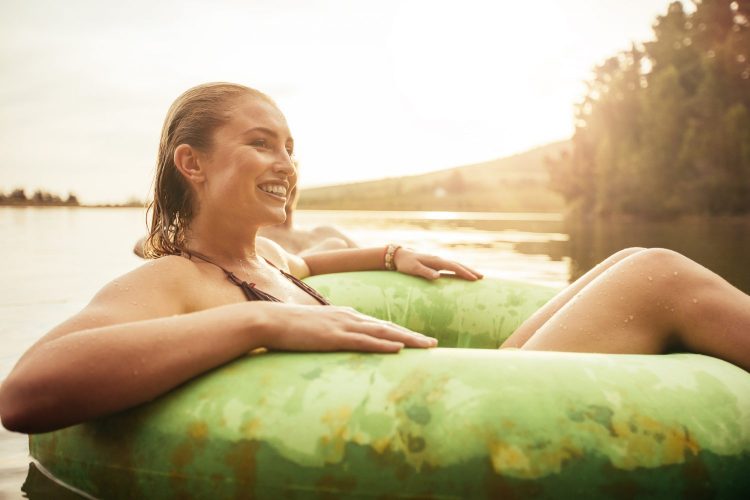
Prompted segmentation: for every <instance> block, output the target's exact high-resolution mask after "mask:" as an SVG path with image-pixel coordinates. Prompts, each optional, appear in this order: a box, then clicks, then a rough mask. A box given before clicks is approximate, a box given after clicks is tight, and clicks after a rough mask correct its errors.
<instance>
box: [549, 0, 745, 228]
mask: <svg viewBox="0 0 750 500" xmlns="http://www.w3.org/2000/svg"><path fill="white" fill-rule="evenodd" d="M694 4H695V5H694V7H695V9H694V10H693V11H692V12H690V13H688V12H686V10H685V9H684V8H683V5H682V4H681V3H680V2H673V3H672V4H671V5H670V6H669V9H668V11H667V13H666V14H665V15H663V16H659V17H657V19H656V21H655V23H654V36H655V38H654V40H652V41H650V42H646V43H643V44H636V45H634V46H633V47H632V48H631V50H629V51H626V52H622V53H620V54H617V55H616V56H614V57H611V58H609V59H607V60H606V61H605V62H604V63H603V64H601V65H599V66H597V67H596V68H595V71H594V75H593V77H592V79H591V80H590V81H589V82H588V83H587V87H588V89H587V93H586V96H585V98H584V99H583V101H582V102H581V103H580V104H579V105H578V106H577V109H576V113H575V119H576V129H575V134H574V136H573V140H572V149H571V150H570V151H569V152H567V153H563V154H561V155H560V156H558V157H556V158H554V159H548V162H547V163H548V165H547V166H548V170H549V172H550V182H551V186H552V188H553V189H555V190H556V191H558V192H559V193H561V194H562V195H563V197H564V198H565V200H566V202H567V204H568V206H569V207H570V208H572V209H574V211H577V212H578V213H595V214H598V215H615V214H628V215H636V216H646V217H668V216H675V215H685V214H705V215H720V214H748V213H750V23H749V19H750V0H734V1H730V0H703V1H697V0H696V1H694Z"/></svg>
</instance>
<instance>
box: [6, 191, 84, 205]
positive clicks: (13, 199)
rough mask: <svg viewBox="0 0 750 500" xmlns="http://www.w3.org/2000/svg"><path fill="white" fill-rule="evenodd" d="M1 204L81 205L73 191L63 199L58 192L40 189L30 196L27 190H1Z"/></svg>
mask: <svg viewBox="0 0 750 500" xmlns="http://www.w3.org/2000/svg"><path fill="white" fill-rule="evenodd" d="M0 205H17V206H29V205H32V206H40V205H44V206H55V207H59V206H71V207H77V206H80V203H79V202H78V198H77V197H76V195H74V194H73V193H68V197H67V198H65V199H62V198H61V197H60V196H58V195H57V194H53V193H49V192H47V191H44V190H41V189H38V190H36V191H34V193H33V194H32V195H31V196H30V197H27V196H26V190H24V189H20V188H18V189H14V190H13V191H11V192H10V193H8V194H5V193H3V192H2V191H0Z"/></svg>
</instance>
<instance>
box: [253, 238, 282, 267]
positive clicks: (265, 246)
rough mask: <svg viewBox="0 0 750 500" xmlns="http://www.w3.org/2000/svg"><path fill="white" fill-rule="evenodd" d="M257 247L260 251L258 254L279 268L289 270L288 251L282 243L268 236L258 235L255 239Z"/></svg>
mask: <svg viewBox="0 0 750 500" xmlns="http://www.w3.org/2000/svg"><path fill="white" fill-rule="evenodd" d="M255 248H256V250H257V251H258V255H260V256H261V257H263V258H264V259H266V260H268V261H269V262H271V263H272V264H273V265H274V266H276V267H278V268H279V269H283V270H284V271H286V272H289V258H288V253H287V252H286V250H284V249H283V248H282V247H281V245H279V244H278V243H276V242H275V241H273V240H270V239H268V238H264V237H262V236H258V237H257V238H256V239H255Z"/></svg>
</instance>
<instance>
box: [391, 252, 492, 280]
mask: <svg viewBox="0 0 750 500" xmlns="http://www.w3.org/2000/svg"><path fill="white" fill-rule="evenodd" d="M393 263H394V265H395V266H396V270H397V271H398V272H400V273H404V274H411V275H413V276H419V277H422V278H425V279H428V280H434V279H437V278H439V277H440V271H450V272H452V273H454V274H455V275H456V277H458V278H462V279H465V280H468V281H476V280H478V279H482V278H483V277H484V275H483V274H482V273H480V272H477V271H474V270H473V269H470V268H468V267H466V266H464V265H463V264H459V263H458V262H454V261H452V260H446V259H443V258H440V257H437V256H435V255H426V254H423V253H417V252H415V251H413V250H409V249H408V248H399V249H398V250H397V251H396V255H394V257H393Z"/></svg>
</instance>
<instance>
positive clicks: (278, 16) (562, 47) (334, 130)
mask: <svg viewBox="0 0 750 500" xmlns="http://www.w3.org/2000/svg"><path fill="white" fill-rule="evenodd" d="M669 3H670V2H669V0H629V1H623V0H535V1H520V0H494V1H492V0H460V1H442V0H348V1H347V0H214V1H203V2H201V1H195V0H179V1H173V0H164V1H156V0H148V1H143V0H129V1H128V2H115V1H101V0H66V1H58V0H3V1H2V2H0V155H1V156H2V161H1V162H0V191H2V192H6V193H7V192H8V191H10V190H12V189H14V188H16V187H23V188H25V189H26V190H27V194H30V193H31V192H32V191H33V190H35V189H39V188H42V189H46V190H48V191H51V192H53V193H57V194H60V195H62V196H65V195H67V193H68V192H73V193H75V194H77V195H78V197H79V199H81V200H82V201H84V202H86V203H105V202H122V201H125V200H127V199H131V198H137V199H146V198H147V197H148V196H149V193H150V188H151V180H152V177H153V168H154V163H155V154H156V149H157V145H158V138H159V133H160V129H161V126H162V123H163V120H164V116H165V114H166V110H167V108H168V107H169V105H170V104H171V103H172V101H173V100H174V99H175V98H176V97H177V96H178V95H179V94H181V93H182V92H183V91H184V90H186V89H188V88H190V87H192V86H194V85H197V84H199V83H204V82H209V81H231V82H237V83H242V84H245V85H248V86H251V87H255V88H258V89H260V90H262V91H264V92H265V93H267V94H269V95H270V96H271V97H273V98H274V99H275V100H276V102H277V103H278V104H279V106H280V107H281V109H282V111H283V112H284V114H285V115H286V117H287V121H288V122H289V125H290V128H291V130H292V134H293V136H294V138H295V149H296V153H297V157H298V159H299V161H300V169H301V170H300V185H301V186H302V187H303V188H304V187H310V186H319V185H328V184H341V183H346V182H353V181H359V180H369V179H378V178H384V177H395V176H401V175H410V174H417V173H422V172H428V171H433V170H439V169H444V168H449V167H454V166H459V165H464V164H469V163H475V162H480V161H486V160H490V159H494V158H500V157H504V156H508V155H511V154H515V153H519V152H522V151H525V150H528V149H530V148H532V147H534V146H537V145H542V144H546V143H549V142H553V141H557V140H561V139H565V138H568V137H570V136H571V135H572V133H573V109H574V104H575V102H577V101H578V100H580V99H581V97H582V96H583V94H584V91H585V85H584V82H585V81H586V79H588V78H589V76H590V72H591V70H592V68H593V67H594V65H596V64H597V63H600V62H602V61H603V60H604V59H605V58H607V57H609V56H611V55H614V54H615V53H617V52H618V51H620V50H625V49H627V48H628V47H629V46H630V44H631V43H632V42H633V41H638V42H640V41H646V40H648V39H650V38H651V37H652V32H651V26H652V24H653V21H654V20H655V18H656V16H657V15H659V14H664V13H665V12H666V9H667V6H668V5H669Z"/></svg>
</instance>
